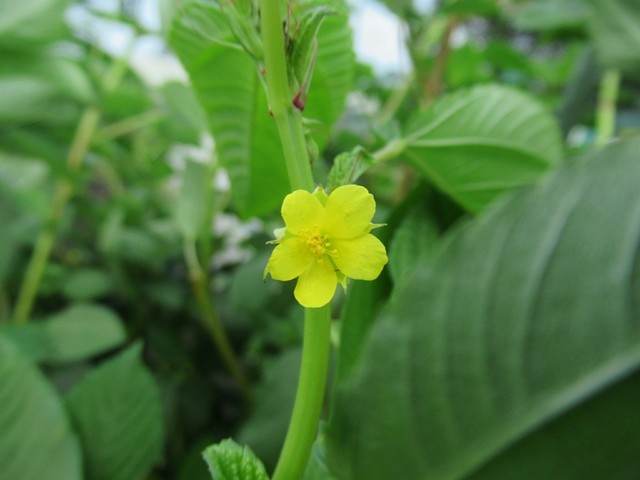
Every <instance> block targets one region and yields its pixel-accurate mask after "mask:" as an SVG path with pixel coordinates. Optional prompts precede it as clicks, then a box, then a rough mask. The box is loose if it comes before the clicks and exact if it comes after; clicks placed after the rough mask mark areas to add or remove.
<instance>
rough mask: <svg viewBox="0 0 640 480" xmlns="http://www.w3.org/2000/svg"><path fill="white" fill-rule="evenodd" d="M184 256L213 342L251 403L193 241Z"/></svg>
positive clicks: (249, 391) (245, 380) (186, 244)
mask: <svg viewBox="0 0 640 480" xmlns="http://www.w3.org/2000/svg"><path fill="white" fill-rule="evenodd" d="M184 257H185V262H186V264H187V269H188V270H189V279H190V280H191V286H192V287H193V293H194V295H195V297H196V301H197V304H198V309H199V310H200V318H201V319H202V322H203V324H204V326H205V328H206V329H207V331H208V332H209V334H210V335H211V338H212V339H213V343H214V344H215V346H216V348H217V349H218V352H219V353H220V357H221V358H222V361H223V362H224V364H225V365H226V367H227V369H228V370H229V372H231V375H233V377H234V378H235V380H236V382H238V385H239V386H240V389H241V391H242V394H243V395H244V397H245V399H246V400H247V402H249V403H251V401H252V394H251V388H250V386H249V381H248V379H247V377H246V376H245V374H244V370H243V369H242V367H241V366H240V362H239V361H238V358H237V356H236V354H235V352H234V350H233V347H232V346H231V342H230V341H229V337H228V336H227V333H226V332H225V330H224V326H223V325H222V320H221V319H220V316H219V315H218V313H217V312H216V310H215V309H214V307H213V303H212V301H211V295H210V294H209V290H208V288H207V285H206V282H205V279H206V275H205V274H204V272H203V270H202V268H201V266H200V262H199V261H198V255H197V252H196V246H195V243H194V242H193V241H188V240H186V241H185V244H184Z"/></svg>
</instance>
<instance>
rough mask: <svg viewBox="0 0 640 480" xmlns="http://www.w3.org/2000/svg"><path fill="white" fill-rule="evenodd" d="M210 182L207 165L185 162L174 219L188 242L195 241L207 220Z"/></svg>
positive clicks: (209, 168)
mask: <svg viewBox="0 0 640 480" xmlns="http://www.w3.org/2000/svg"><path fill="white" fill-rule="evenodd" d="M212 182H213V175H211V167H210V166H209V165H206V164H204V163H200V162H195V161H191V160H188V161H187V162H186V165H185V168H184V170H183V171H182V186H181V188H180V194H179V196H178V201H177V203H176V208H175V218H176V223H177V224H178V228H179V229H180V232H181V233H182V235H183V236H184V237H185V239H187V240H189V241H193V240H195V239H196V237H197V236H198V234H199V233H200V232H201V231H202V228H203V226H204V225H205V221H206V220H207V219H206V218H205V216H206V212H207V202H208V199H207V196H208V195H212V194H213V188H212V185H211V184H212ZM209 221H211V219H209Z"/></svg>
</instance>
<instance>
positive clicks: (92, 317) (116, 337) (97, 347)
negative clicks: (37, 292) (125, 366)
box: [37, 304, 127, 363]
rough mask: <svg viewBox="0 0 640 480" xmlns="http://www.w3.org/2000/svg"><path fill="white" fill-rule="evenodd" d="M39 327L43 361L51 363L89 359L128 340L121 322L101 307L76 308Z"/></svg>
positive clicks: (67, 310)
mask: <svg viewBox="0 0 640 480" xmlns="http://www.w3.org/2000/svg"><path fill="white" fill-rule="evenodd" d="M37 325H38V327H39V328H40V330H41V331H42V336H43V339H44V342H45V345H46V346H47V351H46V356H44V358H43V359H42V360H44V361H47V362H51V363H61V362H73V361H77V360H82V359H85V358H89V357H92V356H95V355H97V354H99V353H102V352H105V351H106V350H109V349H111V348H114V347H116V346H118V345H120V344H122V343H123V342H124V341H125V340H126V338H127V336H126V332H125V330H124V327H123V326H122V321H121V320H120V319H119V318H118V317H117V316H116V314H115V313H113V311H112V310H110V309H108V308H106V307H103V306H101V305H92V304H84V305H83V304H77V305H73V306H71V307H69V308H67V309H65V310H63V311H62V312H60V313H58V314H56V315H53V316H51V317H49V318H47V319H46V320H44V321H43V322H41V323H38V324H37Z"/></svg>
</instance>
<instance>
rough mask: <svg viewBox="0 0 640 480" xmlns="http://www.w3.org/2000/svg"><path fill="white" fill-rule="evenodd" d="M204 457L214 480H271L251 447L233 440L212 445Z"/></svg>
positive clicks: (203, 454)
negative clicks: (243, 445)
mask: <svg viewBox="0 0 640 480" xmlns="http://www.w3.org/2000/svg"><path fill="white" fill-rule="evenodd" d="M202 456H203V457H204V459H205V461H206V462H207V465H209V471H210V472H211V475H212V477H213V480H269V477H268V476H267V472H266V471H265V469H264V466H263V465H262V463H261V462H260V460H258V458H257V457H256V456H255V455H254V454H253V452H252V451H251V450H250V449H249V447H246V446H245V447H242V446H240V445H238V444H237V443H235V442H234V441H233V440H231V439H227V440H223V441H222V442H220V443H218V444H216V445H211V446H210V447H208V448H207V449H206V450H205V451H204V452H203V453H202Z"/></svg>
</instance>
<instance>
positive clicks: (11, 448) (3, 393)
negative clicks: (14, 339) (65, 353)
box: [0, 336, 83, 480]
mask: <svg viewBox="0 0 640 480" xmlns="http://www.w3.org/2000/svg"><path fill="white" fill-rule="evenodd" d="M0 405H2V407H1V408H0V432H2V434H1V435H0V478H2V479H7V480H12V479H16V480H17V479H20V480H43V479H45V478H56V479H58V478H59V479H63V478H64V479H65V480H81V479H82V478H83V477H82V457H81V454H80V448H79V445H78V439H77V438H76V436H75V434H74V433H73V431H72V430H71V427H70V425H69V420H68V419H67V416H66V413H65V411H64V408H63V405H62V402H61V400H60V398H59V397H58V394H57V393H56V392H55V391H54V389H53V388H52V387H51V385H50V384H49V383H48V382H47V380H46V379H45V378H44V376H43V375H42V374H41V373H40V371H39V370H38V369H37V368H36V367H35V366H34V365H33V364H31V363H30V362H29V361H27V360H26V358H25V357H24V356H23V355H22V354H21V353H19V352H18V351H17V349H16V347H15V346H14V345H12V344H11V343H9V342H7V340H5V339H4V338H2V336H0Z"/></svg>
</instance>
